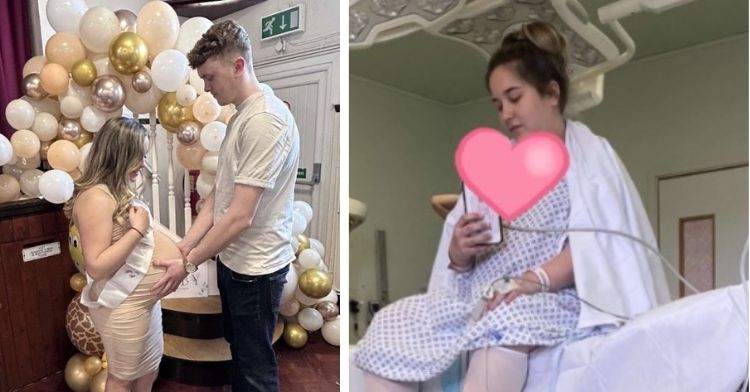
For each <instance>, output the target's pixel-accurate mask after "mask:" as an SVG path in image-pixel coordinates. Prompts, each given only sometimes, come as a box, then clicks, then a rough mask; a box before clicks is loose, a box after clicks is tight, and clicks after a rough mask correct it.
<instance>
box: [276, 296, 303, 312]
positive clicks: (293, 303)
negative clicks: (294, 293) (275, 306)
mask: <svg viewBox="0 0 750 392" xmlns="http://www.w3.org/2000/svg"><path fill="white" fill-rule="evenodd" d="M299 308H300V303H299V301H297V300H296V299H294V298H292V299H290V300H289V301H288V302H284V303H282V304H281V306H280V307H279V313H280V314H281V315H282V316H285V317H293V316H295V315H296V314H297V313H298V312H299Z"/></svg>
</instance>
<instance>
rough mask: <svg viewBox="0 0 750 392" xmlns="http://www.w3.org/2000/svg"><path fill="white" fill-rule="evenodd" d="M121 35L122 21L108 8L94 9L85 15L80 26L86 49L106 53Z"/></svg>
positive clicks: (79, 33)
mask: <svg viewBox="0 0 750 392" xmlns="http://www.w3.org/2000/svg"><path fill="white" fill-rule="evenodd" d="M118 34H120V20H119V19H118V18H117V15H115V13H114V12H112V11H110V10H109V9H108V8H106V7H92V8H89V10H88V11H86V13H85V14H83V17H81V21H80V22H79V25H78V35H79V36H80V37H81V42H83V46H85V47H86V49H88V50H90V51H91V52H94V53H106V52H107V51H108V50H109V44H110V43H111V42H112V40H114V39H115V37H117V35H118Z"/></svg>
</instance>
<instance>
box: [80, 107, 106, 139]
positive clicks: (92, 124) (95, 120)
mask: <svg viewBox="0 0 750 392" xmlns="http://www.w3.org/2000/svg"><path fill="white" fill-rule="evenodd" d="M106 121H107V116H105V115H104V112H102V111H101V110H99V109H97V108H95V107H94V106H86V107H85V108H84V109H83V112H82V113H81V126H82V127H83V128H84V129H86V130H87V131H89V132H94V133H96V132H99V130H100V129H102V126H103V125H104V122H106Z"/></svg>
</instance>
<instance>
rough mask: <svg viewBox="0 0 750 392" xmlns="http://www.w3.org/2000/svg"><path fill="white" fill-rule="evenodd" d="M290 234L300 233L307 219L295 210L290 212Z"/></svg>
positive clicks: (304, 227) (303, 229)
mask: <svg viewBox="0 0 750 392" xmlns="http://www.w3.org/2000/svg"><path fill="white" fill-rule="evenodd" d="M292 216H293V219H292V234H294V235H300V234H302V233H304V231H305V229H307V219H305V217H304V216H302V214H300V213H299V212H297V211H294V212H292Z"/></svg>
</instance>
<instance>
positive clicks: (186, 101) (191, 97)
mask: <svg viewBox="0 0 750 392" xmlns="http://www.w3.org/2000/svg"><path fill="white" fill-rule="evenodd" d="M196 98H198V93H197V92H195V87H193V86H191V85H189V84H183V85H182V86H180V87H177V103H179V104H180V105H182V106H190V105H192V104H193V102H195V99H196Z"/></svg>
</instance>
